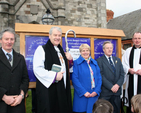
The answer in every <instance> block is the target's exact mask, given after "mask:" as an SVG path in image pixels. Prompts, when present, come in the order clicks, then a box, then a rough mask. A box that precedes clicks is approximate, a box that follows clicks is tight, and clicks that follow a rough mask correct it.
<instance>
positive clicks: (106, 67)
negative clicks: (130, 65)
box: [97, 41, 124, 113]
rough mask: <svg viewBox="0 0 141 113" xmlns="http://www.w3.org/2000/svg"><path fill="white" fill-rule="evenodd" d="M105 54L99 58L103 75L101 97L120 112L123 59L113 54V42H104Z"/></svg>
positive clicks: (117, 112)
mask: <svg viewBox="0 0 141 113" xmlns="http://www.w3.org/2000/svg"><path fill="white" fill-rule="evenodd" d="M103 51H104V55H103V56H102V57H100V58H98V59H97V62H98V65H99V67H100V71H101V76H102V87H101V90H102V91H101V94H100V98H103V99H106V100H108V101H109V102H111V104H112V105H113V107H114V113H120V106H121V105H120V94H121V86H122V84H123V81H124V71H123V66H122V63H121V60H120V59H119V58H117V57H114V56H112V53H113V44H112V43H111V42H110V41H106V42H104V43H103Z"/></svg>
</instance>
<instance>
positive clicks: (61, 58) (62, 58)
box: [59, 55, 64, 64]
mask: <svg viewBox="0 0 141 113" xmlns="http://www.w3.org/2000/svg"><path fill="white" fill-rule="evenodd" d="M59 58H60V59H61V62H62V64H63V63H64V61H63V57H62V55H60V57H59Z"/></svg>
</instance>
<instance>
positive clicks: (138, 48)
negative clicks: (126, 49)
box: [133, 45, 141, 49]
mask: <svg viewBox="0 0 141 113" xmlns="http://www.w3.org/2000/svg"><path fill="white" fill-rule="evenodd" d="M140 48H141V47H138V49H140ZM133 49H137V48H136V47H135V45H134V46H133Z"/></svg>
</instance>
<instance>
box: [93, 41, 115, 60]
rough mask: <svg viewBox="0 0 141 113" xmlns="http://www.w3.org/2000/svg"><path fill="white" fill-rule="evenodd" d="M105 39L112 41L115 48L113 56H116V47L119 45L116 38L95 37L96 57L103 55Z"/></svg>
mask: <svg viewBox="0 0 141 113" xmlns="http://www.w3.org/2000/svg"><path fill="white" fill-rule="evenodd" d="M105 41H110V42H111V43H112V44H113V46H114V48H113V54H112V55H113V56H116V50H117V49H116V47H117V40H116V39H94V56H95V59H97V58H99V57H101V56H102V55H103V54H104V52H103V48H102V46H103V43H104V42H105Z"/></svg>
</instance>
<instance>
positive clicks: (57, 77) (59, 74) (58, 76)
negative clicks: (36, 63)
mask: <svg viewBox="0 0 141 113" xmlns="http://www.w3.org/2000/svg"><path fill="white" fill-rule="evenodd" d="M63 73H64V71H63V72H58V73H57V76H56V80H57V81H60V80H61V79H62V78H63Z"/></svg>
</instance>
